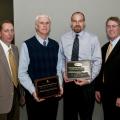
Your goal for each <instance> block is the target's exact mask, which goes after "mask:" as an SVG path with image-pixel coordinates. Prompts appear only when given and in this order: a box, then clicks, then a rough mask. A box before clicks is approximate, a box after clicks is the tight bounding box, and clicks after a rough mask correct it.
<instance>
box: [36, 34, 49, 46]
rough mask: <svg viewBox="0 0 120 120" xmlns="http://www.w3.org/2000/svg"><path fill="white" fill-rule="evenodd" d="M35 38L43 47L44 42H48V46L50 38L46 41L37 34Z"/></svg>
mask: <svg viewBox="0 0 120 120" xmlns="http://www.w3.org/2000/svg"><path fill="white" fill-rule="evenodd" d="M35 37H36V38H37V40H38V41H39V42H40V43H41V44H42V45H43V41H46V45H47V44H48V37H47V38H46V39H45V40H43V39H42V38H41V37H40V36H39V35H38V34H37V33H36V34H35Z"/></svg>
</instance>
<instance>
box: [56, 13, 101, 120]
mask: <svg viewBox="0 0 120 120" xmlns="http://www.w3.org/2000/svg"><path fill="white" fill-rule="evenodd" d="M71 29H72V30H71V31H69V32H67V33H66V34H64V35H63V36H62V37H61V40H60V43H59V44H60V48H59V56H58V63H59V64H58V67H57V72H58V75H59V78H61V79H62V77H63V79H64V120H78V115H79V116H80V119H81V120H92V113H93V108H94V101H95V94H94V79H95V77H96V76H97V75H98V73H99V71H100V68H101V62H102V60H101V48H100V43H99V41H98V38H97V36H95V35H93V34H91V33H88V32H86V31H84V29H85V16H84V14H83V13H82V12H75V13H73V14H72V16H71ZM76 34H77V36H78V39H79V52H78V53H79V54H78V61H79V60H90V61H91V79H89V80H85V79H75V80H70V79H69V78H68V76H67V71H66V63H67V62H68V61H71V57H72V48H73V43H74V39H75V36H76ZM76 52H77V51H76Z"/></svg>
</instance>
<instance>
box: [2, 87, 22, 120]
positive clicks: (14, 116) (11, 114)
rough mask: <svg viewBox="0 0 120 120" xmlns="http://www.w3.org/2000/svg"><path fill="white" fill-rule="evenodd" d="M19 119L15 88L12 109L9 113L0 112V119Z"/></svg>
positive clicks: (17, 95) (17, 97) (17, 96)
mask: <svg viewBox="0 0 120 120" xmlns="http://www.w3.org/2000/svg"><path fill="white" fill-rule="evenodd" d="M19 119H20V108H19V94H18V90H17V89H16V88H15V89H14V98H13V105H12V109H11V111H10V112H9V113H5V114H0V120H19Z"/></svg>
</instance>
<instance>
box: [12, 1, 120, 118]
mask: <svg viewBox="0 0 120 120" xmlns="http://www.w3.org/2000/svg"><path fill="white" fill-rule="evenodd" d="M75 11H82V12H83V13H84V14H85V16H86V29H87V30H88V31H90V32H93V33H95V34H97V35H98V37H99V40H100V43H101V45H103V44H104V43H105V42H106V41H107V40H106V35H105V21H106V19H107V18H108V17H110V16H119V15H120V0H14V22H15V32H16V35H15V41H16V45H17V46H18V47H19V48H20V46H21V43H22V42H23V41H24V40H26V39H28V38H29V37H31V36H33V35H34V32H35V30H34V20H35V16H36V15H38V14H41V13H43V14H48V15H49V16H51V18H52V29H51V34H50V36H51V37H52V38H54V39H56V40H59V38H60V36H61V35H62V34H63V33H64V32H66V31H67V30H69V29H70V17H71V14H72V13H73V12H75ZM119 17H120V16H119ZM61 106H62V101H61V103H60V109H59V114H58V120H62V115H63V114H62V107H61ZM24 111H25V110H22V115H23V116H22V120H25V118H26V117H25V112H24ZM93 118H94V120H102V119H103V115H102V109H101V106H100V105H96V106H95V111H94V116H93Z"/></svg>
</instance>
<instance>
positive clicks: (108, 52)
mask: <svg viewBox="0 0 120 120" xmlns="http://www.w3.org/2000/svg"><path fill="white" fill-rule="evenodd" d="M112 49H113V47H112V43H110V44H109V46H108V49H107V52H106V57H105V60H107V58H108V56H109V55H110V53H111V51H112Z"/></svg>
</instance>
